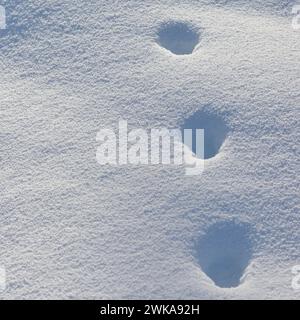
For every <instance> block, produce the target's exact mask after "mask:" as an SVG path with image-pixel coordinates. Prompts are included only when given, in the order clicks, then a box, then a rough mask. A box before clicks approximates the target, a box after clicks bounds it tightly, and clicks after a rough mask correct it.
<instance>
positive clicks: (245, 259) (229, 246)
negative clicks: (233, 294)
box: [197, 222, 252, 288]
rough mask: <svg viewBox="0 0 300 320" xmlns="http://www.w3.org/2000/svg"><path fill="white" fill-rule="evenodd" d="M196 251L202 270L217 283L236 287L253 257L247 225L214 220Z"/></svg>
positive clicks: (220, 285) (222, 286) (221, 285)
mask: <svg viewBox="0 0 300 320" xmlns="http://www.w3.org/2000/svg"><path fill="white" fill-rule="evenodd" d="M197 252H198V254H197V255H198V257H197V258H198V261H199V263H200V266H201V268H202V270H203V271H204V272H205V273H206V275H207V276H209V277H210V278H211V279H212V280H213V281H214V283H215V284H216V285H217V286H219V287H221V288H232V287H237V286H238V285H239V284H240V282H241V278H242V276H243V273H244V271H245V269H246V268H247V266H248V265H249V261H250V259H251V256H252V245H251V241H250V238H249V226H248V225H245V224H237V223H235V222H222V223H217V224H215V225H213V226H212V227H211V228H210V229H209V230H208V231H207V233H206V234H205V235H204V236H203V237H202V238H201V239H200V241H199V243H198V247H197Z"/></svg>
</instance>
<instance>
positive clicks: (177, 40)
mask: <svg viewBox="0 0 300 320" xmlns="http://www.w3.org/2000/svg"><path fill="white" fill-rule="evenodd" d="M158 43H159V44H160V45H161V46H162V47H164V48H165V49H167V50H169V51H171V52H172V53H174V54H177V55H184V54H191V53H193V51H194V49H195V47H196V46H197V44H198V43H199V34H198V33H197V32H196V31H195V30H193V29H192V28H191V27H190V26H189V25H188V24H186V23H183V22H169V23H166V24H164V25H162V26H161V28H160V30H159V32H158Z"/></svg>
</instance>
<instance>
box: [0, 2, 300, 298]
mask: <svg viewBox="0 0 300 320" xmlns="http://www.w3.org/2000/svg"><path fill="white" fill-rule="evenodd" d="M1 4H2V5H3V6H4V7H5V8H6V15H7V16H6V18H7V28H6V29H5V30H0V63H1V78H0V92H1V98H0V113H1V117H0V119H1V126H0V164H1V167H0V168H1V171H0V190H1V198H0V231H1V232H0V239H1V241H0V265H1V266H2V267H3V268H5V270H6V283H5V285H6V288H5V290H1V292H0V298H2V299H299V298H300V291H299V290H298V291H297V290H296V288H295V286H292V281H293V279H294V280H295V278H294V277H295V276H296V275H294V274H293V273H292V268H293V267H295V266H297V265H299V264H300V216H299V214H300V213H299V209H300V203H299V173H300V163H299V156H300V151H299V142H300V124H299V120H300V64H299V61H300V30H294V29H293V28H292V19H293V15H292V13H291V12H292V7H293V5H295V4H296V1H287V0H269V1H264V0H253V1H252V0H228V1H225V0H224V1H222V0H220V1H218V0H214V1H213V0H212V1H210V0H206V1H201V0H180V1H179V0H159V1H158V0H149V1H142V0H131V1H130V0H128V1H127V0H111V1H105V0H97V1H96V0H90V1H79V0H43V1H42V0H29V1H23V0H10V1H5V2H2V3H1ZM122 119H123V120H127V121H128V123H129V127H130V128H129V129H136V128H147V129H150V128H159V127H166V128H183V127H184V126H185V124H189V125H192V126H194V125H195V124H197V123H199V124H200V125H201V126H204V127H205V128H206V129H207V132H208V135H207V137H206V142H205V143H206V145H207V148H208V149H207V150H208V151H207V154H206V156H205V159H206V160H205V170H204V173H203V174H202V175H199V176H197V175H194V176H187V175H186V174H185V167H184V166H168V165H148V166H147V165H140V166H138V165H137V166H132V165H124V166H109V165H106V166H101V165H99V164H98V163H97V161H96V150H97V147H98V145H99V143H98V142H97V141H96V135H97V132H98V131H99V130H100V129H102V128H111V127H113V128H117V126H118V122H119V120H122ZM296 282H297V281H296ZM294 283H295V281H294ZM3 287H4V286H2V289H4V288H3Z"/></svg>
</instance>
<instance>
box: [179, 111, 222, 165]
mask: <svg viewBox="0 0 300 320" xmlns="http://www.w3.org/2000/svg"><path fill="white" fill-rule="evenodd" d="M184 129H192V130H193V136H192V137H193V140H192V151H193V153H194V154H196V142H197V140H196V129H204V159H210V158H213V157H214V156H216V155H217V154H218V152H219V150H220V148H221V147H222V145H223V143H224V141H225V139H226V136H227V134H228V128H227V126H226V124H225V122H224V121H223V119H222V118H220V117H219V116H217V115H213V114H210V113H207V112H204V111H198V112H196V113H194V114H193V115H192V116H191V117H190V118H188V119H187V120H185V122H184V124H183V126H182V131H183V130H184ZM182 136H183V138H184V131H183V134H182Z"/></svg>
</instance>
